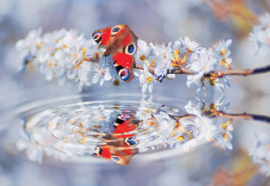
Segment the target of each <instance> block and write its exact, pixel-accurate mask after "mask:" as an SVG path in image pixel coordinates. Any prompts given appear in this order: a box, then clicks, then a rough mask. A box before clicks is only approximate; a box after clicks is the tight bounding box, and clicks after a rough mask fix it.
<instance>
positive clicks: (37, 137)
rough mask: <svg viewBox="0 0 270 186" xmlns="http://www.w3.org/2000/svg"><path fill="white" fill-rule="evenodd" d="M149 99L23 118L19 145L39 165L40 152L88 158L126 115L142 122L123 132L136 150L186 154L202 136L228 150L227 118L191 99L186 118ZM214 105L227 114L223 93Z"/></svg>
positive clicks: (74, 106)
mask: <svg viewBox="0 0 270 186" xmlns="http://www.w3.org/2000/svg"><path fill="white" fill-rule="evenodd" d="M152 99H153V97H152V96H151V97H150V99H148V100H145V98H143V99H142V100H141V104H140V106H139V107H138V109H137V111H135V110H132V109H134V108H135V107H130V106H126V107H121V108H115V107H111V106H108V105H107V106H103V105H92V103H87V102H86V103H83V102H81V103H78V104H71V105H65V106H59V107H57V108H54V109H49V110H45V111H43V112H41V113H38V114H36V115H34V116H33V117H32V118H30V119H29V121H27V122H26V120H24V122H22V127H21V138H20V139H19V140H18V141H17V148H18V149H20V150H26V154H27V156H28V158H29V160H31V161H37V162H39V163H41V162H42V157H43V155H44V153H45V154H47V155H49V156H53V157H57V158H60V159H62V160H65V159H67V158H68V157H78V156H89V155H91V154H92V153H93V152H94V149H95V147H96V146H99V145H104V144H106V141H107V140H106V138H105V137H106V136H108V135H111V136H113V135H114V133H113V131H114V123H115V121H116V119H117V118H119V114H120V115H122V114H124V116H125V117H126V118H131V117H133V118H134V119H135V120H136V121H140V122H139V124H138V126H137V128H136V129H134V130H133V131H129V132H123V133H121V135H122V134H123V135H124V134H134V136H133V140H134V141H136V142H137V143H136V146H135V147H136V148H138V150H139V152H145V151H148V150H149V149H159V148H166V147H169V148H177V149H180V150H183V151H185V152H187V151H191V150H192V149H194V148H196V147H197V146H199V145H200V144H202V143H204V142H205V141H206V140H207V141H210V142H213V143H214V145H216V146H218V147H221V148H227V149H232V144H231V139H232V135H231V131H232V129H233V127H232V125H231V122H230V120H226V119H222V118H218V117H209V116H208V115H206V114H204V109H206V110H207V109H208V108H205V106H204V105H203V104H202V102H197V101H189V103H188V104H187V105H186V106H185V109H186V112H187V113H189V114H190V116H188V117H186V115H184V116H181V115H180V116H179V115H178V113H179V110H178V109H176V108H172V107H171V108H169V107H166V106H164V105H162V106H160V105H159V104H156V103H154V102H153V101H152ZM215 106H216V108H215V109H216V110H219V111H221V110H222V111H224V112H225V111H226V110H227V107H228V103H225V98H224V97H222V98H220V99H219V100H217V101H216V102H215ZM208 110H209V109H208ZM126 121H128V120H126ZM117 125H121V124H117ZM117 139H118V140H120V138H117ZM123 140H124V139H123ZM116 147H117V146H116Z"/></svg>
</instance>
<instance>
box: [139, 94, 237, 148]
mask: <svg viewBox="0 0 270 186" xmlns="http://www.w3.org/2000/svg"><path fill="white" fill-rule="evenodd" d="M228 106H229V103H227V102H226V101H225V96H222V97H221V98H219V99H217V100H215V107H216V108H215V109H216V110H217V111H223V112H225V113H226V112H227V109H228ZM203 108H204V105H203V103H202V102H198V101H195V100H190V101H189V102H188V104H187V105H186V106H185V109H186V112H187V113H189V114H191V115H192V117H180V119H176V118H177V117H175V118H173V117H172V116H173V115H175V113H176V112H178V110H177V109H174V108H170V109H168V108H166V107H162V108H160V107H158V106H157V104H155V103H153V102H152V98H150V99H149V100H148V101H146V100H144V101H142V102H141V105H140V107H139V109H138V112H137V114H136V116H137V117H139V118H140V119H141V120H143V121H144V124H143V126H141V129H140V130H143V131H147V134H144V135H141V134H140V133H138V134H137V135H136V139H137V140H138V141H139V143H138V145H137V147H138V148H139V151H140V152H144V151H147V150H148V147H151V148H152V149H159V148H161V147H162V148H165V147H167V146H169V147H170V148H177V149H181V150H183V151H185V152H188V151H191V150H193V149H194V148H196V147H197V146H199V145H200V144H202V143H204V141H208V142H213V144H214V145H215V146H217V147H219V148H222V149H229V150H231V149H232V148H233V147H232V143H231V139H232V134H231V132H232V130H233V126H232V121H231V120H229V119H224V118H219V117H210V116H207V115H205V114H204V110H203ZM204 109H205V108H204ZM152 117H154V118H155V119H156V120H157V121H158V123H156V125H155V126H152V125H151V126H149V120H150V119H151V118H152ZM153 128H154V130H153ZM153 139H154V140H153Z"/></svg>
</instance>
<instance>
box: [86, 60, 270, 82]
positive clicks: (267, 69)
mask: <svg viewBox="0 0 270 186" xmlns="http://www.w3.org/2000/svg"><path fill="white" fill-rule="evenodd" d="M84 60H85V61H88V62H98V61H99V59H98V58H90V57H85V58H84ZM134 68H135V69H141V70H143V65H140V64H135V65H134ZM148 71H149V72H151V73H154V71H155V67H153V66H149V67H148ZM266 72H270V65H268V66H265V67H260V68H255V69H246V70H222V71H212V72H210V73H207V74H205V75H204V76H205V77H213V78H221V77H223V76H227V75H238V76H247V75H254V74H261V73H266ZM167 74H189V75H192V74H196V72H194V71H193V70H190V69H186V68H185V67H181V68H178V69H168V70H167Z"/></svg>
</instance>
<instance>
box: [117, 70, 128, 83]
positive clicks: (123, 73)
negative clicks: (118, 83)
mask: <svg viewBox="0 0 270 186" xmlns="http://www.w3.org/2000/svg"><path fill="white" fill-rule="evenodd" d="M119 76H120V78H121V79H122V80H124V81H127V80H128V79H129V78H130V73H129V71H128V70H127V69H121V70H120V71H119Z"/></svg>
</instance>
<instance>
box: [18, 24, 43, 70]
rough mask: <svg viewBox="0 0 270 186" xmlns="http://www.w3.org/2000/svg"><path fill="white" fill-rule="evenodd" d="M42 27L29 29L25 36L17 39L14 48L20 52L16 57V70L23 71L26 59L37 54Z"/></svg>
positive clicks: (28, 59)
mask: <svg viewBox="0 0 270 186" xmlns="http://www.w3.org/2000/svg"><path fill="white" fill-rule="evenodd" d="M41 32H42V28H41V27H40V28H38V29H37V30H31V31H30V32H29V34H28V35H27V37H26V38H25V39H24V40H23V39H21V40H19V41H17V43H16V45H15V46H16V49H17V51H18V52H19V53H20V54H19V58H18V71H24V69H25V65H26V62H27V61H31V60H32V59H33V57H35V55H36V54H37V50H38V49H37V48H38V47H40V46H38V45H41V38H40V35H41Z"/></svg>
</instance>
